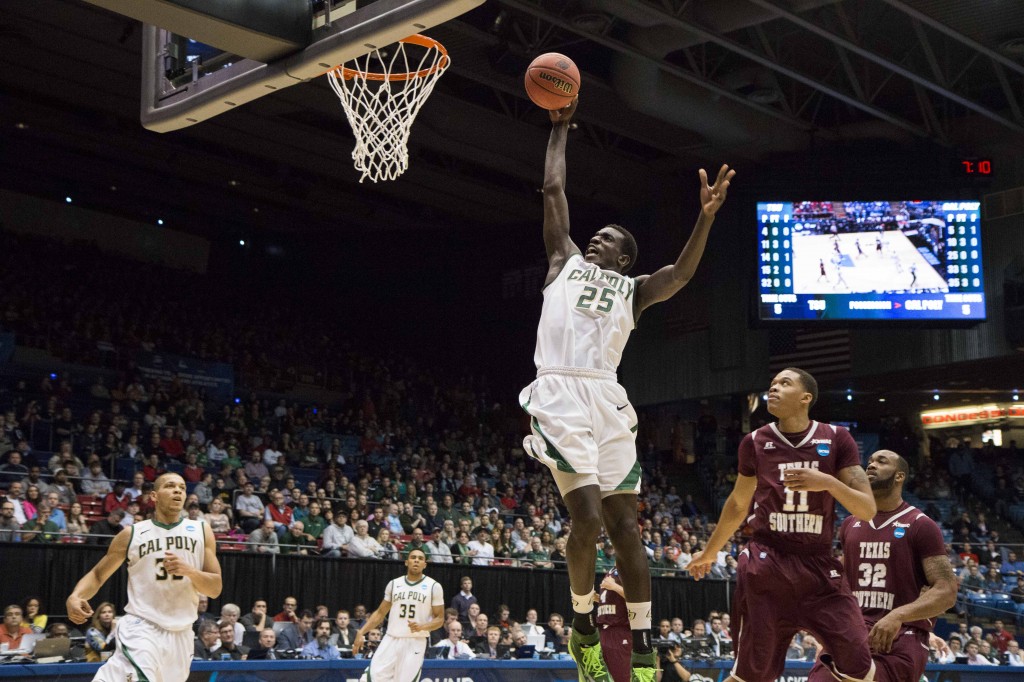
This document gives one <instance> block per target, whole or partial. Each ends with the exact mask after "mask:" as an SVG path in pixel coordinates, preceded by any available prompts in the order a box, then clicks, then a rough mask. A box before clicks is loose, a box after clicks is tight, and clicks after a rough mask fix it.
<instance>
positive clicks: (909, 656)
mask: <svg viewBox="0 0 1024 682" xmlns="http://www.w3.org/2000/svg"><path fill="white" fill-rule="evenodd" d="M871 657H872V658H873V659H874V661H875V682H905V680H920V679H921V676H922V675H923V674H924V666H925V664H926V663H928V633H927V632H925V631H923V630H918V629H917V628H903V629H901V630H900V632H899V634H898V635H897V636H896V639H895V640H894V641H893V643H892V649H890V650H889V653H887V654H872V656H871ZM835 679H836V678H835V677H833V675H832V673H830V672H829V671H828V670H826V669H825V666H823V665H822V664H821V662H820V661H819V662H818V663H815V664H814V668H812V669H811V674H810V675H809V676H808V678H807V682H835Z"/></svg>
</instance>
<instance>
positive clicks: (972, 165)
mask: <svg viewBox="0 0 1024 682" xmlns="http://www.w3.org/2000/svg"><path fill="white" fill-rule="evenodd" d="M960 172H961V173H962V174H964V175H992V159H961V160H960Z"/></svg>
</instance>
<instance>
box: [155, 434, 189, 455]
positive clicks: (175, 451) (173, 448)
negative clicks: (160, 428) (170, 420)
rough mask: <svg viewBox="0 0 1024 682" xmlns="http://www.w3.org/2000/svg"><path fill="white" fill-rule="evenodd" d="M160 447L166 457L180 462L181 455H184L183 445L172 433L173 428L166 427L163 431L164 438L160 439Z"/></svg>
mask: <svg viewBox="0 0 1024 682" xmlns="http://www.w3.org/2000/svg"><path fill="white" fill-rule="evenodd" d="M160 447H161V448H163V451H164V452H166V453H167V456H168V457H172V458H174V459H177V460H180V459H181V457H182V455H184V454H185V444H184V443H182V442H181V438H179V437H178V435H177V434H176V433H175V432H174V427H173V426H168V427H167V428H165V429H164V437H163V438H161V439H160Z"/></svg>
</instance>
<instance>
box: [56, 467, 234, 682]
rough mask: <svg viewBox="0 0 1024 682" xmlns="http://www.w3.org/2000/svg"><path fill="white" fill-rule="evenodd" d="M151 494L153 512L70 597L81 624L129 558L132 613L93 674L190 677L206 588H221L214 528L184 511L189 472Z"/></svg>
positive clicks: (159, 680) (163, 680) (211, 593)
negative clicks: (109, 653) (198, 615)
mask: <svg viewBox="0 0 1024 682" xmlns="http://www.w3.org/2000/svg"><path fill="white" fill-rule="evenodd" d="M152 495H153V496H154V498H155V502H156V509H155V511H154V512H153V518H152V519H151V520H147V521H140V522H139V523H136V524H134V525H132V526H129V527H128V528H125V529H124V530H122V531H121V532H120V533H119V534H118V535H117V537H116V538H114V541H113V542H112V543H111V544H110V549H109V550H108V551H107V554H106V555H105V556H104V557H103V558H102V559H100V560H99V562H98V563H97V564H96V565H95V566H93V568H92V570H91V571H89V572H88V573H86V574H85V576H84V577H83V578H82V579H81V580H79V581H78V584H77V585H75V589H74V590H73V591H72V592H71V596H70V597H68V600H67V609H68V617H69V618H70V619H71V621H72V622H73V623H77V624H79V625H81V624H82V623H84V622H85V621H87V620H88V619H89V618H90V617H91V616H92V607H90V606H89V599H91V598H92V597H94V596H95V595H96V592H98V591H99V589H100V587H102V586H103V583H105V582H107V579H108V578H110V576H111V575H113V574H114V572H115V571H116V570H117V569H118V568H119V567H120V566H121V564H122V563H123V562H124V561H125V560H126V559H127V561H128V605H127V606H126V607H125V613H126V614H127V615H125V616H124V617H123V618H121V619H120V620H119V621H118V624H117V631H116V635H115V637H116V639H117V650H116V651H115V653H114V655H113V656H111V657H110V658H109V659H108V660H107V662H106V663H104V664H103V666H102V667H101V668H100V669H99V670H98V671H97V672H96V676H95V677H94V678H93V679H94V680H101V681H102V682H125V681H126V680H129V681H131V682H140V681H142V680H148V682H184V681H185V680H186V679H187V678H188V671H189V666H190V664H191V662H192V654H193V652H194V645H193V638H192V623H194V622H195V619H196V607H197V606H198V604H199V595H200V594H204V595H206V596H208V597H211V598H215V597H217V596H219V595H220V591H221V575H220V563H219V562H218V561H217V554H216V541H215V540H214V537H213V531H211V530H210V527H209V525H207V524H206V523H205V522H204V521H192V520H191V519H187V518H186V519H182V518H181V510H182V508H183V507H184V505H185V497H186V492H185V479H183V478H182V477H181V476H179V475H178V474H164V475H162V476H160V477H159V478H157V479H156V482H155V483H154V485H153V492H152Z"/></svg>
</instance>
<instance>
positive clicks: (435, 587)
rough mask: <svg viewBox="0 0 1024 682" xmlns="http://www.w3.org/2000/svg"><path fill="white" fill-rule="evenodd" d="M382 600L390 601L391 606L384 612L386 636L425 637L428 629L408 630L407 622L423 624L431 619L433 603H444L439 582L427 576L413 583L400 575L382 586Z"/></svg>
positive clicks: (436, 604) (427, 634)
mask: <svg viewBox="0 0 1024 682" xmlns="http://www.w3.org/2000/svg"><path fill="white" fill-rule="evenodd" d="M384 600H385V601H389V602H391V610H390V611H389V612H388V635H389V636H391V637H422V638H427V637H429V636H430V633H429V632H427V631H426V630H421V631H419V632H412V631H411V630H410V629H409V623H410V622H412V623H419V624H420V625H426V624H427V623H429V622H430V621H432V620H434V616H433V613H432V612H433V607H434V606H444V591H443V590H442V589H441V584H440V583H439V582H437V581H436V580H434V579H433V578H430V577H428V576H423V577H422V578H420V579H419V580H418V581H416V582H414V583H411V582H409V580H408V579H407V578H406V577H405V576H402V577H401V578H395V579H394V580H392V581H391V582H389V583H388V586H387V587H386V588H384Z"/></svg>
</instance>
